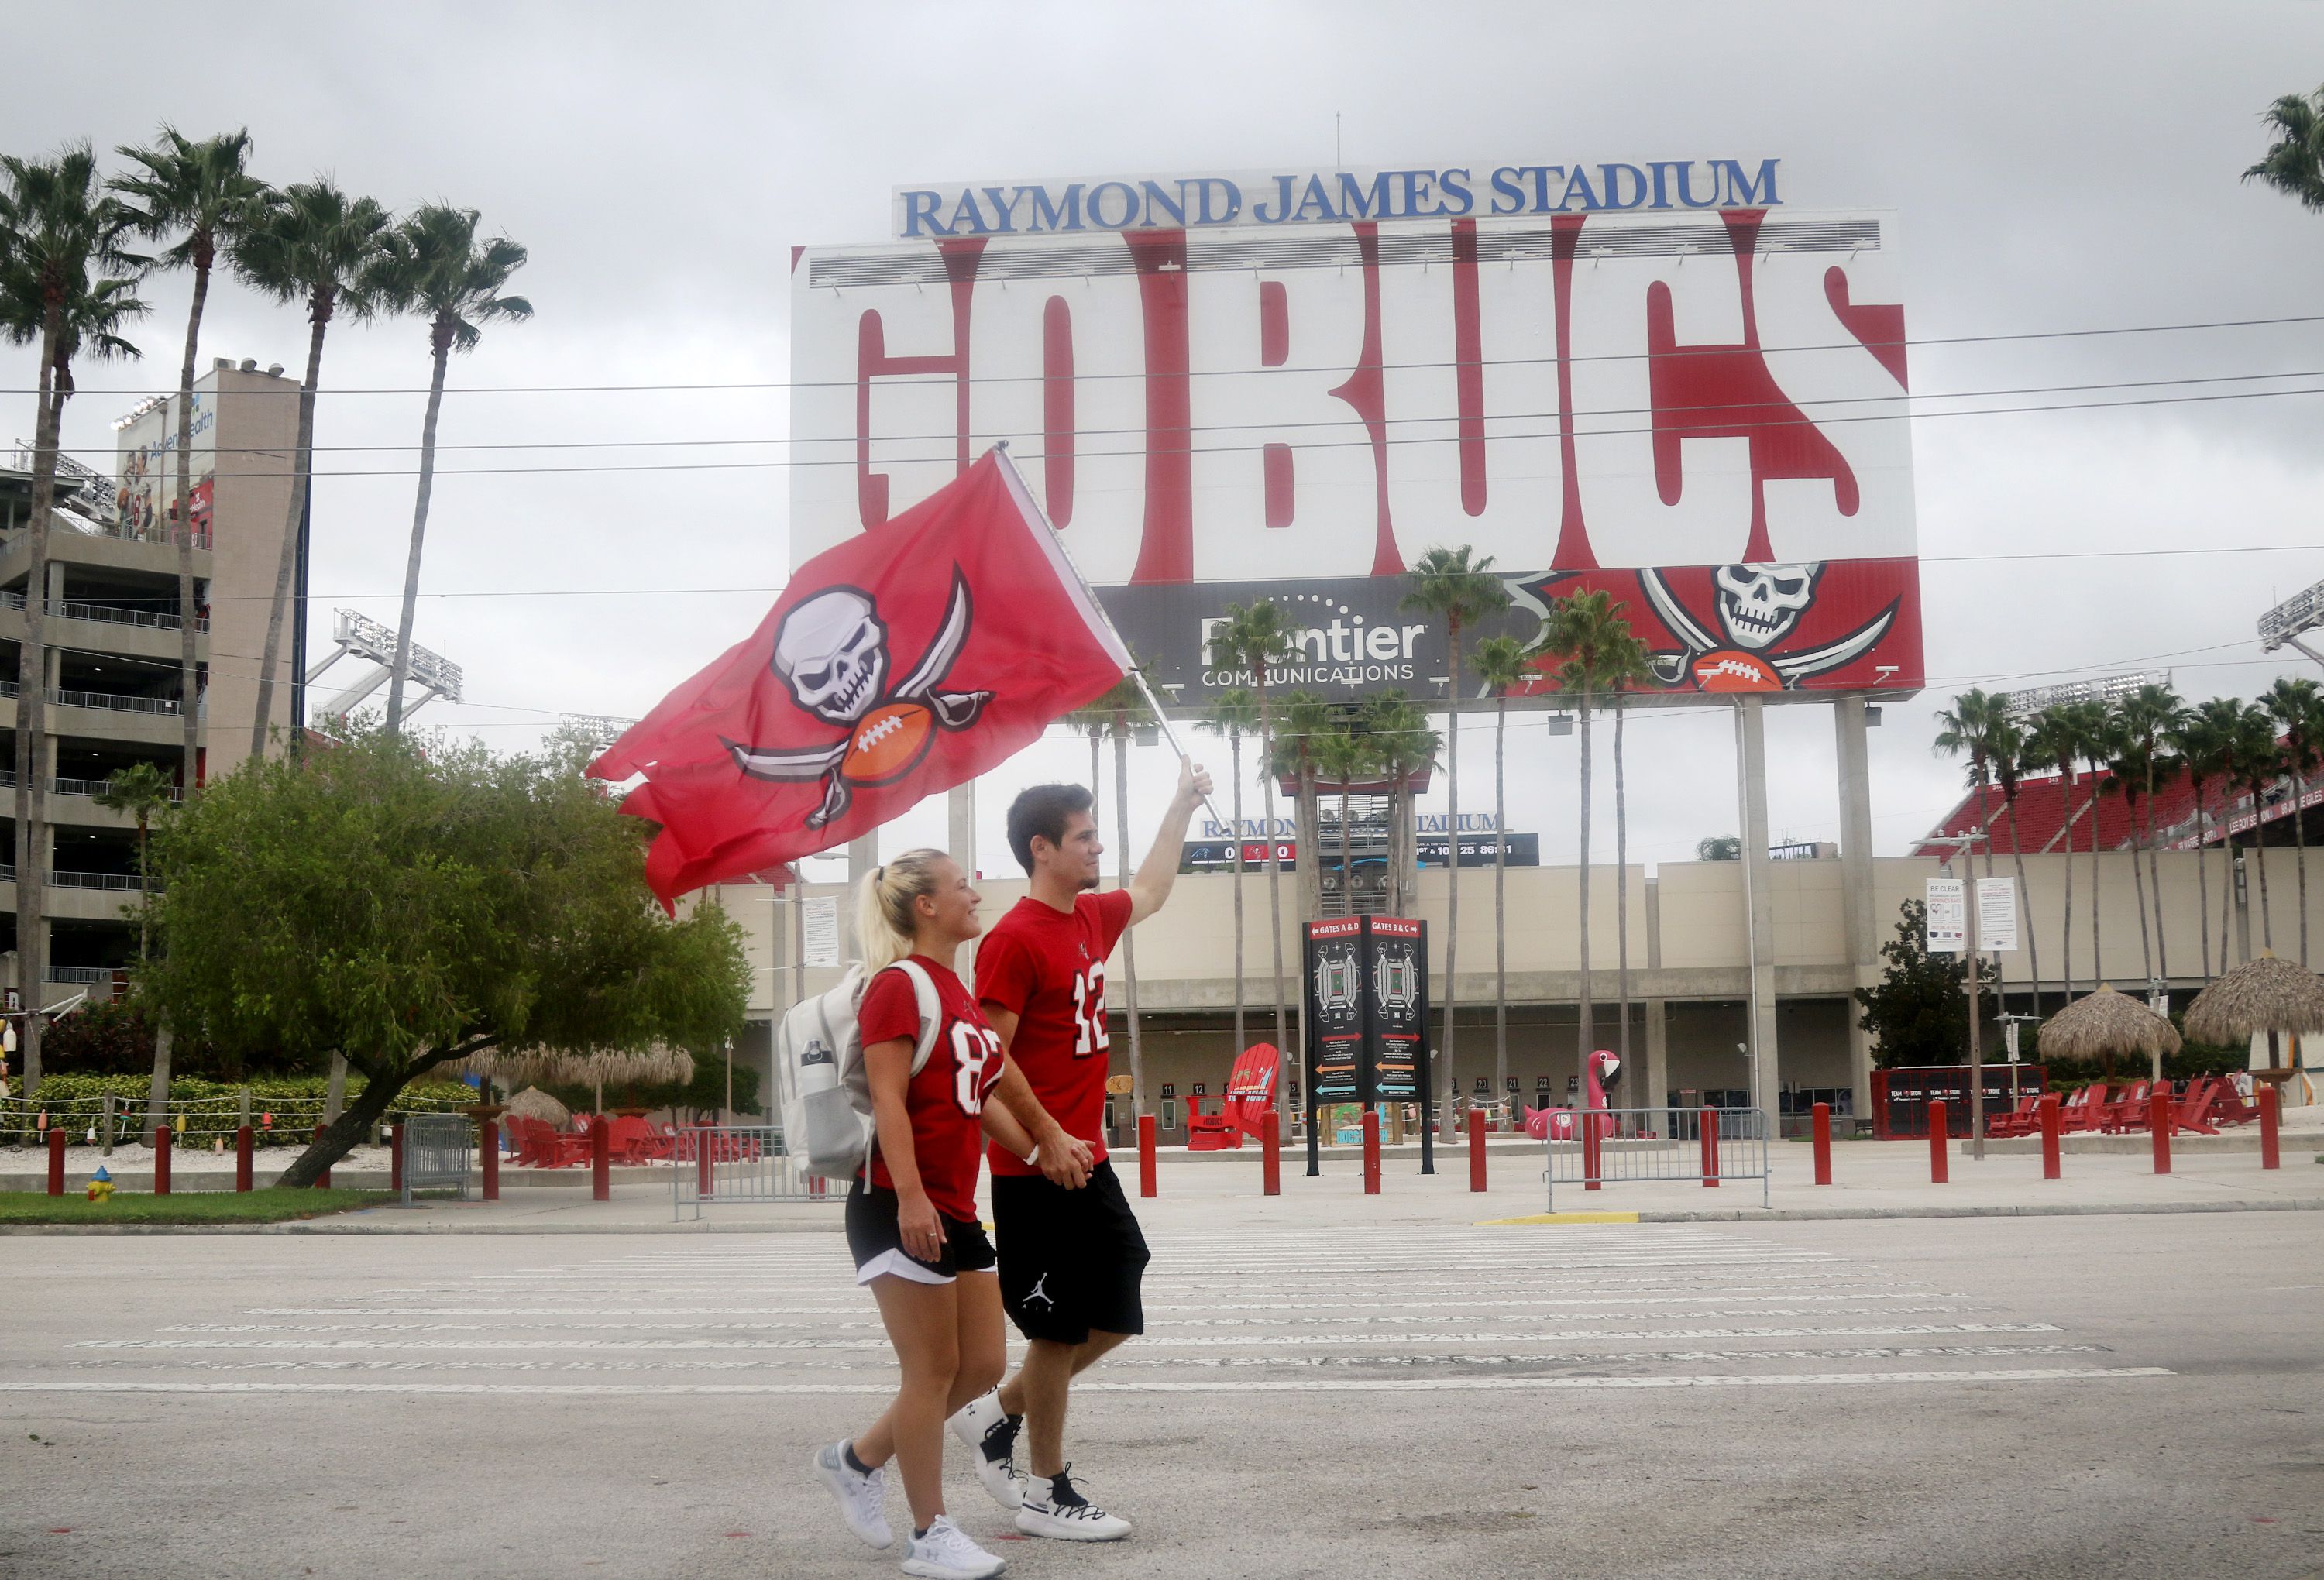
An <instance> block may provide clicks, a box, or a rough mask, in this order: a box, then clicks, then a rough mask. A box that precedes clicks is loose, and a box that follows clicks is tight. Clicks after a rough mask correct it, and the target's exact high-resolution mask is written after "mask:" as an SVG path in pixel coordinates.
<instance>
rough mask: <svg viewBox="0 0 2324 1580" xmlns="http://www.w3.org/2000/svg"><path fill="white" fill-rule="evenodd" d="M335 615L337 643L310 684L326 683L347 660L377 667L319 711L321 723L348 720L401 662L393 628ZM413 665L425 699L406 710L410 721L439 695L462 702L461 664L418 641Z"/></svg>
mask: <svg viewBox="0 0 2324 1580" xmlns="http://www.w3.org/2000/svg"><path fill="white" fill-rule="evenodd" d="M333 612H334V613H335V614H336V615H337V622H336V623H335V624H334V625H333V627H332V629H331V641H332V643H333V644H334V645H333V647H332V648H331V650H330V652H329V653H327V654H326V655H325V656H324V657H323V661H322V662H321V663H320V664H318V665H316V666H314V667H313V668H311V669H309V670H308V671H307V684H309V685H310V686H311V685H313V684H315V683H316V682H317V681H318V680H320V679H322V678H323V675H324V672H325V671H327V670H328V669H329V668H330V667H331V666H333V665H335V664H337V662H338V661H339V660H340V659H342V658H355V659H367V660H369V661H370V663H371V665H372V666H373V667H372V668H371V669H370V670H368V671H367V672H365V674H364V676H363V678H361V679H360V680H358V681H356V682H355V684H353V685H350V686H348V687H347V688H346V690H345V691H343V692H341V693H339V694H338V695H337V696H335V697H333V698H332V699H331V700H330V701H329V702H327V703H324V704H323V705H322V706H321V707H319V708H318V709H317V710H315V716H316V718H318V719H324V718H342V719H343V718H345V717H346V715H347V714H349V713H351V712H354V711H355V708H356V707H357V706H358V705H359V704H360V703H362V702H363V700H364V698H365V697H368V696H369V695H371V694H372V693H374V692H375V691H377V690H378V689H379V688H380V687H381V686H383V685H384V684H387V680H388V676H389V675H391V674H392V673H393V666H394V663H395V629H394V628H393V627H392V626H384V625H382V624H380V622H379V621H377V620H372V619H369V618H367V617H365V616H364V615H361V614H357V613H356V612H355V611H354V610H352V609H341V610H337V611H333ZM410 666H411V673H410V679H411V681H412V683H413V684H416V685H418V686H419V687H420V695H419V697H418V699H417V700H416V701H414V702H413V703H411V704H410V706H408V707H406V708H405V709H404V710H403V716H404V717H405V718H407V719H409V718H410V717H411V715H412V714H414V713H416V712H419V711H420V709H421V708H422V707H425V706H426V705H427V704H428V703H430V702H433V701H434V700H435V699H436V698H438V697H442V698H443V699H444V700H445V701H447V702H451V703H457V702H458V701H459V700H460V685H461V680H462V675H461V673H460V666H458V665H457V664H455V663H453V662H452V661H451V660H450V659H448V658H447V657H444V656H443V655H442V654H440V653H437V652H434V651H432V650H430V649H429V648H423V647H421V646H420V644H419V643H417V642H414V643H413V644H412V645H411V656H410Z"/></svg>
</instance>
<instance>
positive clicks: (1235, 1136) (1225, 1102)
mask: <svg viewBox="0 0 2324 1580" xmlns="http://www.w3.org/2000/svg"><path fill="white" fill-rule="evenodd" d="M1281 1061H1282V1057H1281V1055H1280V1054H1278V1053H1277V1052H1276V1049H1275V1044H1274V1043H1252V1044H1251V1045H1250V1047H1248V1048H1246V1049H1244V1050H1243V1051H1242V1052H1241V1054H1240V1056H1239V1057H1238V1058H1237V1059H1236V1060H1235V1061H1234V1068H1233V1069H1232V1070H1230V1071H1228V1073H1227V1086H1226V1091H1225V1093H1224V1095H1222V1097H1221V1098H1219V1111H1218V1112H1217V1113H1215V1114H1210V1113H1204V1112H1203V1108H1202V1102H1203V1099H1197V1100H1196V1102H1195V1104H1194V1108H1193V1110H1192V1111H1191V1112H1190V1113H1188V1115H1187V1116H1186V1150H1187V1151H1188V1152H1229V1151H1232V1150H1233V1149H1235V1148H1237V1147H1240V1145H1242V1143H1243V1137H1245V1136H1246V1135H1248V1136H1253V1137H1256V1136H1257V1135H1258V1134H1259V1125H1260V1124H1261V1116H1263V1115H1264V1114H1265V1113H1266V1112H1267V1110H1268V1107H1269V1106H1270V1105H1272V1104H1273V1103H1274V1101H1275V1071H1276V1067H1277V1065H1278V1064H1279V1063H1281Z"/></svg>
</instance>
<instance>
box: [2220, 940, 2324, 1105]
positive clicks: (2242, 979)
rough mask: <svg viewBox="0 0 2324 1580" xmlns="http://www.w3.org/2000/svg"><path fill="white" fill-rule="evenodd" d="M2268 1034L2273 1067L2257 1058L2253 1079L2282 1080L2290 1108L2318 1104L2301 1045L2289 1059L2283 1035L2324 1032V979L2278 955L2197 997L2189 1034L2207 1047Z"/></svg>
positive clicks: (2224, 978) (2244, 966)
mask: <svg viewBox="0 0 2324 1580" xmlns="http://www.w3.org/2000/svg"><path fill="white" fill-rule="evenodd" d="M2263 1032H2264V1033H2266V1034H2267V1063H2266V1064H2265V1065H2261V1064H2259V1063H2258V1061H2257V1058H2256V1055H2255V1058H2254V1061H2253V1067H2252V1075H2253V1077H2254V1079H2260V1080H2273V1081H2275V1082H2278V1083H2279V1084H2280V1085H2281V1086H2282V1090H2283V1098H2284V1101H2285V1102H2286V1103H2287V1104H2300V1103H2307V1102H2313V1101H2314V1100H2315V1089H2314V1087H2313V1086H2312V1085H2311V1084H2310V1082H2309V1080H2308V1079H2307V1077H2306V1075H2305V1074H2304V1073H2303V1072H2302V1070H2301V1058H2300V1055H2299V1047H2298V1044H2297V1043H2295V1044H2293V1053H2292V1058H2291V1059H2289V1060H2287V1059H2285V1057H2284V1053H2283V1037H2284V1035H2285V1033H2290V1034H2292V1036H2295V1037H2297V1036H2301V1035H2303V1034H2306V1033H2317V1032H2324V978H2319V977H2318V976H2317V975H2316V974H2315V973H2314V972H2313V971H2310V970H2308V969H2305V968H2304V967H2301V966H2297V965H2294V964H2293V963H2292V961H2290V960H2278V959H2276V958H2275V956H2274V955H2273V953H2262V954H2261V955H2260V957H2259V958H2258V959H2257V960H2246V961H2245V962H2244V963H2243V964H2242V965H2240V966H2237V967H2236V969H2234V970H2232V971H2229V972H2227V974H2226V975H2224V976H2222V977H2221V978H2219V979H2218V981H2216V982H2214V983H2212V984H2211V985H2210V986H2209V987H2206V988H2204V989H2203V991H2202V992H2200V993H2199V994H2198V995H2196V997H2195V1002H2194V1003H2193V1004H2192V1005H2190V1006H2189V1007H2188V1010H2187V1034H2188V1035H2189V1036H2190V1037H2194V1038H2197V1039H2199V1041H2202V1042H2205V1043H2243V1042H2247V1041H2249V1040H2250V1039H2251V1038H2253V1037H2255V1036H2257V1035H2259V1034H2260V1033H2263Z"/></svg>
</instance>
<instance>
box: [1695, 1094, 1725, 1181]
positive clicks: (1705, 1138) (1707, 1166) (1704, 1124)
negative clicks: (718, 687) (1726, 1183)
mask: <svg viewBox="0 0 2324 1580" xmlns="http://www.w3.org/2000/svg"><path fill="white" fill-rule="evenodd" d="M1695 1128H1696V1129H1697V1130H1699V1131H1701V1133H1702V1188H1703V1189H1704V1190H1718V1189H1719V1110H1718V1109H1716V1108H1705V1109H1704V1110H1703V1111H1702V1117H1701V1119H1700V1120H1698V1121H1697V1122H1696V1124H1695Z"/></svg>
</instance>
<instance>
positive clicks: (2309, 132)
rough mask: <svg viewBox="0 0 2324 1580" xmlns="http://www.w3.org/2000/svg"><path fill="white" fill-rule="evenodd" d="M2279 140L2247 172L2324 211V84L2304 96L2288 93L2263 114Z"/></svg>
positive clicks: (2248, 176) (2251, 177) (2250, 178)
mask: <svg viewBox="0 0 2324 1580" xmlns="http://www.w3.org/2000/svg"><path fill="white" fill-rule="evenodd" d="M2260 119H2261V120H2262V121H2263V122H2264V123H2265V124H2266V125H2267V127H2268V129H2269V130H2270V131H2271V132H2272V133H2274V137H2275V141H2274V142H2272V143H2270V144H2269V145H2268V151H2267V157H2266V158H2264V159H2263V160H2261V161H2259V163H2257V164H2255V165H2254V166H2252V167H2251V169H2249V170H2246V171H2245V172H2244V179H2245V180H2246V181H2253V180H2256V181H2260V182H2263V183H2264V184H2265V185H2267V186H2270V187H2273V188H2275V189H2276V190H2277V191H2279V192H2281V193H2282V194H2283V195H2284V196H2285V197H2287V198H2298V199H2299V201H2300V206H2301V207H2303V208H2308V209H2313V210H2319V211H2324V88H2319V89H2318V90H2317V91H2316V92H2314V93H2312V94H2309V95H2306V96H2302V95H2300V94H2296V93H2288V94H2286V95H2284V96H2282V98H2280V99H2278V100H2276V101H2275V102H2274V103H2273V104H2272V105H2270V106H2267V109H2266V111H2265V112H2264V113H2263V114H2262V115H2261V116H2260Z"/></svg>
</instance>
